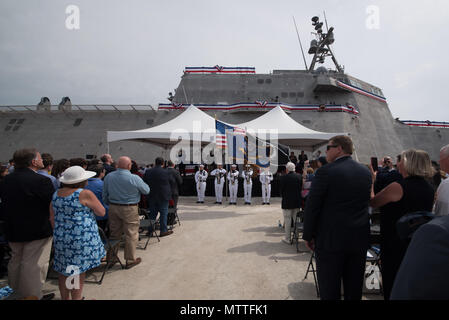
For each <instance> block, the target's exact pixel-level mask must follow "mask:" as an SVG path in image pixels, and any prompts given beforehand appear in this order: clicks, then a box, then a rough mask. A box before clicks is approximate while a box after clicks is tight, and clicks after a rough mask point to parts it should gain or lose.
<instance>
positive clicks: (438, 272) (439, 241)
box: [390, 216, 449, 300]
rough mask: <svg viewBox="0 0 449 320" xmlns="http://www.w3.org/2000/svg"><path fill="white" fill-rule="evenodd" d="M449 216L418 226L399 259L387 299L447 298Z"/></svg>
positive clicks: (448, 282)
mask: <svg viewBox="0 0 449 320" xmlns="http://www.w3.org/2000/svg"><path fill="white" fill-rule="evenodd" d="M448 270H449V216H443V217H437V218H435V219H434V220H432V221H431V222H429V223H426V224H425V225H423V226H421V227H419V229H418V230H417V231H416V232H415V234H414V235H413V238H412V241H411V243H410V245H409V247H408V249H407V253H406V254H405V257H404V259H403V260H402V263H401V267H400V268H399V272H398V274H397V275H396V279H395V281H394V286H393V290H392V292H391V296H390V299H391V300H449V277H448Z"/></svg>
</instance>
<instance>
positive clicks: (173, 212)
mask: <svg viewBox="0 0 449 320" xmlns="http://www.w3.org/2000/svg"><path fill="white" fill-rule="evenodd" d="M170 215H172V216H173V215H174V217H175V218H174V219H173V220H172V221H170V222H171V223H170V224H169V226H171V227H172V228H173V225H175V224H176V222H178V224H179V225H181V221H179V216H178V209H177V208H175V207H173V206H169V207H168V216H170Z"/></svg>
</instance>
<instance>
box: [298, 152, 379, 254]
mask: <svg viewBox="0 0 449 320" xmlns="http://www.w3.org/2000/svg"><path fill="white" fill-rule="evenodd" d="M371 184H372V177H371V173H370V172H369V170H368V168H367V167H365V166H364V165H361V164H359V163H358V162H356V161H354V160H352V158H351V157H349V156H346V157H342V158H340V159H337V160H336V161H334V162H332V163H329V164H327V165H325V166H323V167H321V168H320V169H319V170H317V171H316V174H315V178H314V180H313V183H312V188H311V190H310V193H309V196H308V199H307V203H306V210H305V214H304V233H303V239H304V240H306V241H310V240H312V239H315V247H316V248H317V249H321V250H326V251H329V252H361V251H363V250H365V251H366V250H367V249H368V247H369V235H370V227H369V214H368V206H369V201H370V196H371Z"/></svg>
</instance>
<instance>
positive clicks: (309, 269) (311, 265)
mask: <svg viewBox="0 0 449 320" xmlns="http://www.w3.org/2000/svg"><path fill="white" fill-rule="evenodd" d="M314 262H315V265H316V260H315V252H312V255H311V256H310V260H309V265H308V266H307V271H306V275H305V277H304V280H306V279H307V275H308V274H309V272H311V273H312V274H313V280H314V281H315V289H316V296H317V298H319V297H320V289H319V287H318V281H317V279H316V275H315V273H316V267H315V265H314Z"/></svg>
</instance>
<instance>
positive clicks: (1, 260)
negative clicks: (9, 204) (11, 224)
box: [0, 221, 11, 276]
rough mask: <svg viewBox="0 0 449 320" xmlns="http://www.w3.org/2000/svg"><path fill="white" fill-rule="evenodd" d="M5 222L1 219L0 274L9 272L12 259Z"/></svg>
mask: <svg viewBox="0 0 449 320" xmlns="http://www.w3.org/2000/svg"><path fill="white" fill-rule="evenodd" d="M5 224H6V223H5V222H4V221H0V276H3V273H4V274H7V265H8V262H9V260H10V259H11V248H10V247H9V245H8V241H6V235H5V233H6V230H5Z"/></svg>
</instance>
